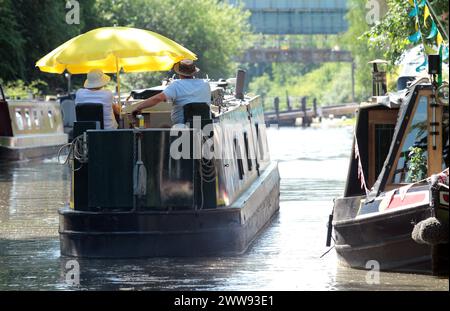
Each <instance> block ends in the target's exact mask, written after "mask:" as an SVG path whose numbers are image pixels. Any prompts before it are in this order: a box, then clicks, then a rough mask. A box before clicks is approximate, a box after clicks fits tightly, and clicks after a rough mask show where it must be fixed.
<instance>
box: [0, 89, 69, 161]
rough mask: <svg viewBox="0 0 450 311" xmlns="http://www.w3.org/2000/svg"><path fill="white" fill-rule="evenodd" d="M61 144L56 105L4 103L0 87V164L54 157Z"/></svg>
mask: <svg viewBox="0 0 450 311" xmlns="http://www.w3.org/2000/svg"><path fill="white" fill-rule="evenodd" d="M65 143H67V135H66V134H64V131H63V123H62V117H61V110H60V107H59V104H57V103H56V102H50V101H35V100H18V101H10V100H6V97H5V94H4V92H3V89H2V88H1V86H0V162H7V161H8V162H9V161H19V160H26V159H34V158H42V157H46V156H56V155H57V154H58V149H59V148H60V147H61V146H62V145H64V144H65Z"/></svg>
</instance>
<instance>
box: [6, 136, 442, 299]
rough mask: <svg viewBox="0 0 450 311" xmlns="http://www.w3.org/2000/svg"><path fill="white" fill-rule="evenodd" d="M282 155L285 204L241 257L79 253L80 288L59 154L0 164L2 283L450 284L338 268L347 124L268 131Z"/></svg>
mask: <svg viewBox="0 0 450 311" xmlns="http://www.w3.org/2000/svg"><path fill="white" fill-rule="evenodd" d="M268 138H269V143H270V151H271V157H272V159H276V160H279V161H280V164H279V167H280V174H281V177H282V181H281V209H280V213H279V214H278V215H276V216H275V217H274V219H273V221H272V222H271V223H270V225H268V226H267V228H265V229H264V230H263V231H262V233H261V234H260V236H259V237H258V238H257V239H256V240H255V242H254V243H253V245H252V246H251V247H250V249H249V250H248V251H247V252H246V253H245V254H243V255H241V256H231V257H208V258H150V259H139V260H79V264H80V269H81V275H80V280H81V285H80V287H72V286H70V285H67V284H66V283H65V271H66V268H65V265H66V263H67V261H68V260H71V258H66V257H60V255H59V240H58V216H57V213H56V211H57V209H58V208H60V207H62V206H64V204H65V202H66V201H67V200H68V198H69V190H70V178H69V174H68V173H69V172H68V170H67V169H66V168H63V167H61V166H59V165H58V164H57V161H56V159H50V160H44V161H38V162H35V161H30V162H24V163H18V164H15V165H9V166H5V165H0V290H17V289H41V290H42V289H43V290H70V289H82V290H100V289H102V290H105V289H112V290H136V289H141V290H367V289H369V290H447V291H448V290H449V286H448V279H438V278H434V277H430V276H423V275H412V274H395V273H382V274H381V276H380V284H379V285H367V283H366V281H365V277H366V272H365V271H359V270H353V269H347V268H344V267H340V266H339V265H338V264H337V263H336V254H335V253H334V252H333V251H331V252H329V253H328V254H327V255H325V256H324V257H323V258H320V257H321V255H322V254H323V253H325V251H327V248H326V247H325V236H326V222H327V220H328V215H329V213H330V212H331V208H332V200H333V198H334V197H336V196H340V195H342V192H343V188H344V182H345V177H346V175H347V165H348V156H349V154H350V148H351V138H352V133H351V130H349V129H346V128H345V129H324V130H316V129H299V128H281V129H279V130H274V129H270V130H269V131H268Z"/></svg>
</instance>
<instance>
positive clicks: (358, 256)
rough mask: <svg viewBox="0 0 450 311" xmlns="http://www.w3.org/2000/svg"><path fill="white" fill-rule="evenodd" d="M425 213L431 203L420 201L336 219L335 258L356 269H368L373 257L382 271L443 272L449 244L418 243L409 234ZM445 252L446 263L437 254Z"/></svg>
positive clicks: (343, 202)
mask: <svg viewBox="0 0 450 311" xmlns="http://www.w3.org/2000/svg"><path fill="white" fill-rule="evenodd" d="M339 200H341V202H339ZM350 201H351V200H348V201H347V202H350ZM345 202H346V201H345V199H338V200H337V202H336V204H345ZM350 205H351V204H350ZM348 209H351V208H350V207H349V208H348ZM428 217H430V207H429V205H423V206H418V207H415V208H409V209H400V210H397V211H392V212H388V213H377V214H375V215H368V216H366V217H360V218H356V217H355V218H353V219H347V220H337V221H335V222H334V223H333V226H334V232H335V240H336V253H337V255H338V259H339V261H340V263H341V264H343V265H345V266H349V267H352V268H357V269H371V268H372V263H373V261H376V262H377V263H378V264H379V269H380V270H381V271H394V272H411V273H422V274H439V275H441V274H444V275H446V274H448V254H447V253H448V244H440V245H437V246H431V245H426V244H419V243H417V242H415V241H414V240H413V239H412V237H411V233H412V231H413V229H414V224H416V223H418V222H420V221H422V220H425V219H427V218H428ZM444 252H445V253H446V254H447V255H445V256H446V258H447V261H446V263H445V262H444V261H443V260H441V261H440V262H437V261H436V258H439V257H441V258H442V256H441V255H442V254H444ZM439 254H440V255H439ZM445 256H444V259H445Z"/></svg>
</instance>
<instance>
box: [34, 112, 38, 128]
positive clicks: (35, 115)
mask: <svg viewBox="0 0 450 311" xmlns="http://www.w3.org/2000/svg"><path fill="white" fill-rule="evenodd" d="M33 120H34V126H36V127H39V117H38V113H37V111H36V110H33Z"/></svg>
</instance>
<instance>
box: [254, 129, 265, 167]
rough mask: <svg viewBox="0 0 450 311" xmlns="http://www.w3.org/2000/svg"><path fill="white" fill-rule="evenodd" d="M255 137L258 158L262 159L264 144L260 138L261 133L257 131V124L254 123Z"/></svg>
mask: <svg viewBox="0 0 450 311" xmlns="http://www.w3.org/2000/svg"><path fill="white" fill-rule="evenodd" d="M255 129H256V139H257V140H258V150H259V158H260V159H264V146H263V143H262V139H261V133H260V132H259V124H258V123H255Z"/></svg>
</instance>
